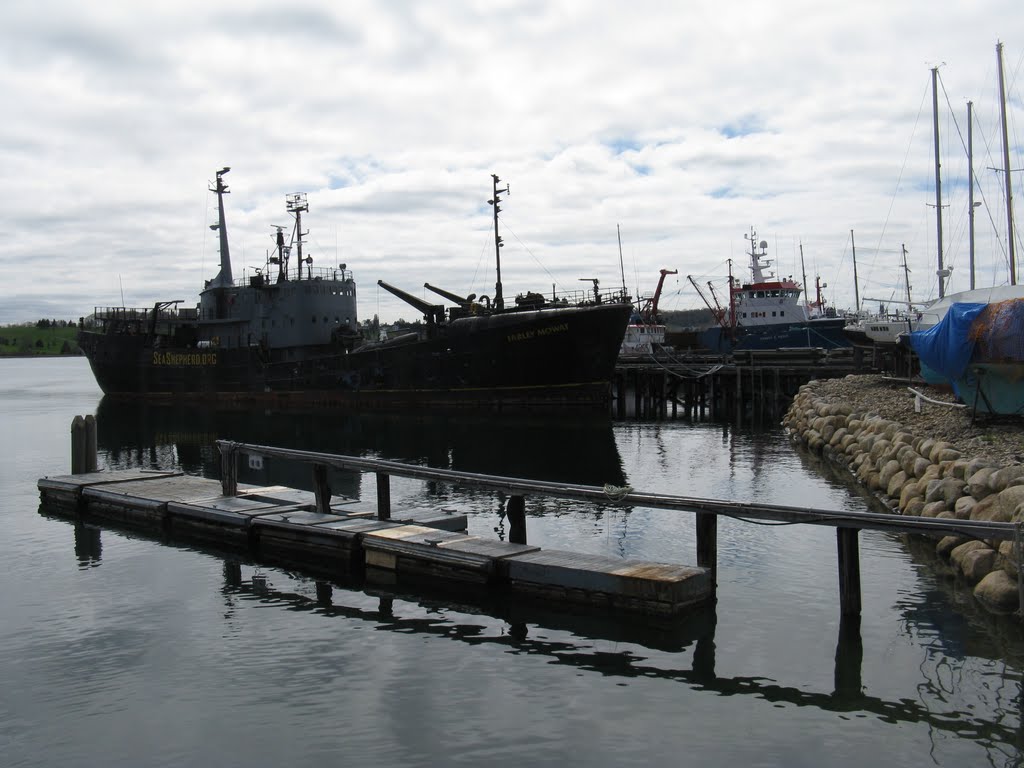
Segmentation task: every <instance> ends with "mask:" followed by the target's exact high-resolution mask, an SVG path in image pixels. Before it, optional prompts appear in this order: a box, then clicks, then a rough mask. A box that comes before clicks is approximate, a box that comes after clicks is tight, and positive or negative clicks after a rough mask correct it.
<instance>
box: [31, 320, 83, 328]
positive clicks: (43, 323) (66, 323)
mask: <svg viewBox="0 0 1024 768" xmlns="http://www.w3.org/2000/svg"><path fill="white" fill-rule="evenodd" d="M73 325H75V321H74V320H47V319H46V318H43V319H42V320H36V328H40V329H46V328H68V327H70V326H73Z"/></svg>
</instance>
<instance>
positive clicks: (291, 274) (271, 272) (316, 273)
mask: <svg viewBox="0 0 1024 768" xmlns="http://www.w3.org/2000/svg"><path fill="white" fill-rule="evenodd" d="M300 273H301V274H300ZM277 275H278V272H277V268H276V267H274V266H271V267H270V268H269V269H262V270H260V271H259V272H257V271H255V270H253V271H252V273H251V274H250V273H249V271H248V270H246V271H245V273H244V274H243V276H242V277H240V278H238V279H237V280H235V281H233V285H234V287H235V288H248V287H250V286H253V285H256V284H257V283H258V282H259V281H260V280H262V281H263V283H264V284H266V285H274V284H276V283H277ZM286 279H287V280H288V281H289V282H292V281H298V280H303V281H305V280H323V281H328V280H333V281H337V282H342V281H345V280H352V270H351V269H348V268H345V267H342V266H341V265H339V266H337V267H313V266H310V265H306V266H303V267H302V268H301V269H300V268H294V269H289V270H288V272H287V274H286ZM254 281H256V282H254Z"/></svg>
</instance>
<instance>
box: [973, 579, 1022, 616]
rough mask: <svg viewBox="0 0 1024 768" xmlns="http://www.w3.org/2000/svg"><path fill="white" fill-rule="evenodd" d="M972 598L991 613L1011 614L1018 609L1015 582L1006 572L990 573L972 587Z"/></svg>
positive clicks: (1018, 602) (1018, 599)
mask: <svg viewBox="0 0 1024 768" xmlns="http://www.w3.org/2000/svg"><path fill="white" fill-rule="evenodd" d="M974 596H975V597H976V598H977V599H978V601H979V602H980V603H981V604H982V605H984V606H985V607H986V608H987V609H988V610H990V611H992V612H993V613H1013V612H1014V611H1016V610H1017V609H1018V608H1019V607H1020V597H1019V595H1018V592H1017V581H1016V579H1014V578H1012V577H1011V576H1010V575H1009V574H1008V573H1007V572H1006V571H992V572H991V573H990V574H988V575H987V576H985V577H984V578H983V579H982V580H981V581H979V582H978V584H977V585H976V586H975V587H974Z"/></svg>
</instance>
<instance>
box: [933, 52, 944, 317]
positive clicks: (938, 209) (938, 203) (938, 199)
mask: <svg viewBox="0 0 1024 768" xmlns="http://www.w3.org/2000/svg"><path fill="white" fill-rule="evenodd" d="M938 82H939V68H938V67H932V134H933V135H934V136H935V226H936V242H937V245H938V269H937V270H936V274H937V275H938V277H939V298H940V299H941V298H942V297H943V296H945V295H946V290H945V288H946V286H945V283H944V282H943V274H942V273H943V269H942V176H941V173H940V172H939V86H938Z"/></svg>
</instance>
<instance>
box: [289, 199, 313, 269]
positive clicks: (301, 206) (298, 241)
mask: <svg viewBox="0 0 1024 768" xmlns="http://www.w3.org/2000/svg"><path fill="white" fill-rule="evenodd" d="M285 205H286V207H287V208H288V212H289V213H294V214H295V252H296V253H297V254H298V257H299V262H298V264H299V269H298V272H299V275H298V279H299V280H301V279H302V264H303V259H302V237H303V236H304V235H308V234H309V232H303V231H302V212H303V211H308V210H309V204H308V203H307V202H306V193H305V192H299V193H296V194H293V195H288V198H287V200H286V201H285ZM305 263H306V264H312V263H313V258H312V257H311V256H307V257H306V259H305Z"/></svg>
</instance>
